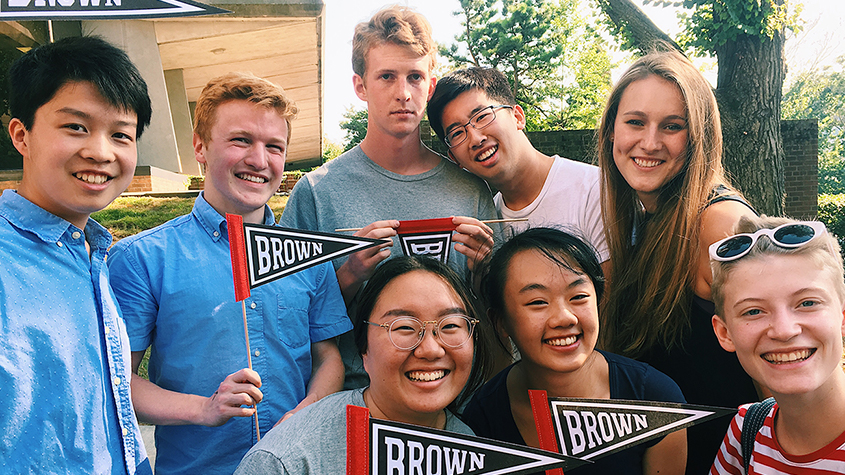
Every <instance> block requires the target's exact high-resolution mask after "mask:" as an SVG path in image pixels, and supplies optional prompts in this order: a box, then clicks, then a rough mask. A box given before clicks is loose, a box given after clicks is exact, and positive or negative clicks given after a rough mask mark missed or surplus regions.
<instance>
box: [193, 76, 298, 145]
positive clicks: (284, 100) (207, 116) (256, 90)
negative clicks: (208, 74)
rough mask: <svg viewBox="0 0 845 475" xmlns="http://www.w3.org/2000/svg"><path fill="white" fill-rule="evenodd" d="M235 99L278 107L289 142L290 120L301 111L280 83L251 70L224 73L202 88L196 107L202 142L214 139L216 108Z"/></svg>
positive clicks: (195, 115) (195, 114)
mask: <svg viewBox="0 0 845 475" xmlns="http://www.w3.org/2000/svg"><path fill="white" fill-rule="evenodd" d="M233 100H242V101H249V102H252V103H253V104H257V105H261V106H265V107H267V108H272V109H275V110H276V113H277V114H279V117H281V118H283V119H285V122H286V123H287V126H288V136H287V140H288V142H290V131H291V125H290V123H291V120H293V119H294V118H295V117H296V114H297V113H298V112H299V110H298V109H297V107H296V104H294V102H293V101H292V100H291V99H290V98H289V97H288V96H287V94H285V90H284V89H282V88H281V86H278V85H276V84H273V83H272V82H270V81H268V80H266V79H263V78H260V77H258V76H255V75H254V74H251V73H228V74H224V75H223V76H218V77H216V78H214V79H212V80H211V81H209V82H208V84H206V85H205V87H204V88H203V89H202V92H201V93H200V97H199V99H197V105H196V108H195V110H194V132H195V133H196V134H197V135H199V137H200V139H202V141H203V142H208V141H209V140H211V129H212V128H213V127H214V121H215V120H216V116H215V113H216V112H217V108H218V107H220V105H221V104H223V103H224V102H228V101H233Z"/></svg>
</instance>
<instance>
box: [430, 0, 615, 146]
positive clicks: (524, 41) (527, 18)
mask: <svg viewBox="0 0 845 475" xmlns="http://www.w3.org/2000/svg"><path fill="white" fill-rule="evenodd" d="M460 4H461V10H460V11H457V12H455V14H456V15H459V16H463V22H462V25H463V26H464V31H463V32H462V33H460V34H459V35H458V36H457V37H456V38H455V40H456V43H453V44H452V45H450V46H448V47H441V48H440V53H441V55H443V56H445V57H446V58H447V59H449V61H450V62H451V63H452V64H453V65H455V66H459V67H464V66H468V65H473V66H482V67H492V68H496V69H498V70H500V71H502V72H503V73H504V74H505V75H506V76H507V77H508V80H509V82H510V85H511V88H512V90H513V93H514V96H515V97H516V99H517V102H518V103H519V104H520V105H522V107H523V108H524V109H525V110H526V116H527V120H528V125H527V128H528V130H544V129H561V128H574V127H595V126H596V123H597V119H598V117H599V114H600V113H601V110H600V108H601V103H602V102H603V99H604V96H605V94H606V93H607V91H608V90H609V88H610V68H611V61H610V57H609V55H608V54H607V49H608V45H607V44H606V43H605V41H604V40H603V39H602V37H601V35H600V34H599V33H598V32H597V31H596V30H595V29H594V28H593V27H592V26H590V22H589V21H587V18H585V16H584V14H583V11H584V9H583V8H582V4H581V2H580V1H579V0H556V1H555V0H520V1H517V0H460Z"/></svg>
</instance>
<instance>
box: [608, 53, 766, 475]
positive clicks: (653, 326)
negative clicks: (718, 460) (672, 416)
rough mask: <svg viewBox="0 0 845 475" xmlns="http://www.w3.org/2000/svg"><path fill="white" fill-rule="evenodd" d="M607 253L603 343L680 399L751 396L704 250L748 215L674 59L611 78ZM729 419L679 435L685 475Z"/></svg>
mask: <svg viewBox="0 0 845 475" xmlns="http://www.w3.org/2000/svg"><path fill="white" fill-rule="evenodd" d="M598 161H599V166H600V167H601V170H602V213H603V217H604V223H605V230H606V233H607V242H608V245H609V247H610V263H611V270H610V275H609V294H608V296H607V298H606V299H605V302H604V308H603V311H602V317H603V322H602V324H603V328H602V330H601V336H602V344H603V347H604V348H605V349H607V350H609V351H613V352H616V353H620V354H623V355H626V356H629V357H632V358H635V359H639V360H641V361H645V362H647V363H649V364H651V365H652V366H654V367H655V368H657V369H658V370H660V371H662V372H664V373H666V374H667V375H669V376H670V377H671V378H672V379H674V380H675V381H676V382H677V383H678V385H679V386H680V387H681V389H682V390H683V392H684V395H685V397H686V399H687V401H688V402H690V403H698V404H707V405H714V406H725V407H736V406H737V405H738V404H742V403H744V402H749V401H752V400H756V399H757V392H756V390H755V387H754V385H753V383H752V381H751V379H750V378H749V377H748V376H747V375H746V374H745V372H744V371H743V370H742V367H741V366H740V365H739V363H738V361H737V359H736V357H735V355H733V354H731V353H728V352H726V351H724V350H722V348H721V347H720V346H719V344H718V341H717V340H716V337H715V335H714V333H713V330H712V326H711V323H710V319H711V317H712V315H713V313H714V312H713V304H712V302H710V281H711V275H710V266H709V262H708V254H707V248H708V246H709V245H710V244H711V243H713V242H715V241H718V240H719V239H722V238H724V237H726V236H728V235H730V233H731V229H732V227H733V225H734V224H735V223H736V222H737V221H738V220H739V219H740V217H742V216H743V215H749V214H753V213H754V211H753V210H752V209H751V207H750V206H749V205H748V204H747V203H746V202H745V201H744V200H743V199H742V197H741V195H740V194H739V193H738V192H737V191H736V190H734V189H733V188H731V186H730V184H729V182H728V180H727V178H726V177H725V173H724V170H723V168H722V132H721V121H720V118H719V110H718V106H717V104H716V98H715V97H714V95H713V91H712V87H711V86H710V84H709V83H708V82H707V80H706V79H705V78H704V77H703V76H702V75H701V73H700V72H699V71H698V70H697V69H696V68H695V67H694V66H693V65H692V63H690V62H689V60H687V59H686V58H685V57H684V56H683V55H681V54H680V53H678V52H676V51H663V52H656V53H651V54H648V55H646V56H644V57H642V58H640V59H639V60H637V61H636V62H635V63H634V64H633V65H632V66H631V67H630V68H629V69H628V71H627V72H626V73H625V74H624V75H623V76H622V77H621V78H620V80H619V81H618V83H617V84H616V86H615V87H614V89H613V91H612V92H611V96H610V98H609V99H608V104H607V107H606V108H605V112H604V116H603V117H602V123H601V127H600V129H599V137H598ZM729 422H730V421H729V420H717V421H714V422H712V423H707V424H703V425H701V426H697V427H693V428H690V429H689V430H688V437H689V460H688V463H687V473H706V472H707V469H708V468H709V465H710V463H712V461H713V457H714V456H715V454H716V452H717V451H718V448H719V443H720V439H721V435H720V433H723V432H724V430H725V428H726V427H727V424H728V423H729Z"/></svg>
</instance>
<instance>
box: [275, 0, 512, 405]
mask: <svg viewBox="0 0 845 475" xmlns="http://www.w3.org/2000/svg"><path fill="white" fill-rule="evenodd" d="M436 49H437V48H436V47H435V43H434V41H433V40H432V38H431V26H430V25H429V23H428V21H426V19H425V18H424V17H423V16H422V15H420V14H419V13H416V12H414V11H413V10H411V9H409V8H407V7H400V6H390V7H386V8H384V9H382V10H381V11H379V12H377V13H376V14H375V15H374V16H373V17H372V19H370V20H369V21H367V22H363V23H360V24H359V25H358V26H357V27H356V28H355V36H354V38H353V41H352V69H353V70H354V72H355V74H354V76H353V85H354V88H355V93H356V94H357V95H358V97H359V98H360V99H361V100H362V101H365V102H366V103H367V135H366V136H365V137H364V140H363V141H362V142H361V144H360V145H359V146H357V147H355V148H353V149H352V150H349V151H348V152H346V153H344V154H343V155H341V156H340V157H338V158H336V159H334V160H332V161H330V162H328V163H326V164H325V165H323V166H322V167H320V168H319V169H317V170H315V171H312V172H310V173H308V174H306V175H305V177H303V179H301V180H300V181H299V183H297V185H296V186H295V187H294V189H293V192H292V193H291V196H290V199H289V200H288V203H287V206H286V208H285V212H284V214H283V215H282V219H281V223H280V224H282V225H283V226H286V227H291V228H298V229H309V230H314V231H324V232H333V231H334V230H335V229H339V228H359V227H360V228H363V229H361V230H360V231H358V232H356V233H355V235H356V236H365V237H369V238H374V239H385V238H386V239H388V240H389V239H391V238H393V237H394V236H396V235H397V233H396V228H397V227H398V226H399V220H400V219H402V220H410V219H426V218H443V217H448V216H453V217H454V218H453V223H454V224H455V225H457V229H456V232H455V235H454V237H453V240H454V241H455V243H456V244H455V250H456V251H458V252H453V253H451V256H450V257H449V265H450V266H451V267H452V268H453V269H455V270H456V271H458V272H460V273H464V272H466V270H470V271H472V270H473V269H474V266H475V263H476V262H479V261H481V260H482V259H483V258H484V257H485V256H486V255H487V253H488V252H489V251H490V248H491V247H492V245H493V231H492V229H491V228H490V227H489V226H487V225H485V224H483V223H481V222H480V221H479V220H485V219H492V218H495V217H496V210H495V206H494V205H493V200H492V196H491V193H490V190H489V188H488V187H487V185H485V184H484V182H483V181H481V180H479V179H477V178H476V177H474V176H472V175H471V174H469V173H466V172H465V171H463V170H461V169H460V168H458V167H456V166H455V165H454V164H453V163H451V162H449V161H448V160H445V159H444V158H443V157H441V156H440V155H438V154H436V153H434V152H432V151H431V150H429V149H428V148H427V147H426V146H425V145H423V144H422V142H421V141H420V121H421V120H422V118H423V115H424V114H425V104H426V102H427V101H428V99H429V98H430V97H431V94H432V93H433V91H434V86H435V83H436V82H437V80H436V78H435V77H434V75H433V69H434V63H435V53H436ZM401 255H402V249H401V247H400V244H399V241H398V240H396V241H395V242H394V243H393V245H392V246H391V245H390V244H385V245H383V246H380V247H374V248H371V249H367V250H364V251H361V252H358V253H355V254H352V255H351V256H350V257H349V258H348V259H346V260H342V259H339V260H335V261H334V264H335V268H336V270H337V280H338V283H339V284H340V288H341V292H342V293H343V296H344V299H345V300H346V303H347V306H348V308H349V309H350V312H351V311H352V309H354V308H355V296H356V295H357V293H358V290H359V289H360V288H361V285H362V284H363V283H364V282H365V281H366V280H367V279H369V278H370V276H371V275H372V274H373V272H374V271H375V269H376V266H378V265H379V263H381V262H382V261H384V260H385V259H387V258H389V257H391V256H401ZM350 317H353V315H352V314H351V313H350ZM339 346H340V350H341V355H342V356H343V361H344V364H345V365H346V379H345V383H344V387H345V388H347V389H353V388H359V387H363V386H366V385H367V382H368V378H367V375H366V373H365V372H364V367H363V363H362V361H361V358H360V356H359V355H358V354H357V351H356V349H355V345H354V343H353V342H352V337H351V336H350V335H348V334H347V335H344V336H342V337H341V338H340V345H339Z"/></svg>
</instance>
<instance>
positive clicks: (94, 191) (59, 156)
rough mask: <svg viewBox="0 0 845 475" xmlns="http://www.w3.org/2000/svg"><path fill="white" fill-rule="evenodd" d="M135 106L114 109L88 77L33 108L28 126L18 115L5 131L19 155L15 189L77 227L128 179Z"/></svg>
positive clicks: (131, 168)
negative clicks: (19, 175) (20, 175)
mask: <svg viewBox="0 0 845 475" xmlns="http://www.w3.org/2000/svg"><path fill="white" fill-rule="evenodd" d="M137 123H138V116H137V114H135V112H132V111H125V110H122V109H119V108H117V107H115V106H113V105H111V104H109V102H108V101H106V99H105V98H104V97H103V96H102V95H101V94H100V92H99V90H98V89H97V88H96V87H95V86H94V85H93V84H91V83H89V82H70V83H67V84H65V85H64V86H62V87H61V88H59V90H58V91H56V94H55V95H54V96H53V98H52V99H50V100H49V101H48V102H47V103H45V104H44V105H42V106H41V107H39V108H38V110H36V111H35V120H34V121H33V124H32V126H31V130H27V129H26V127H24V125H23V123H22V122H21V121H20V120H18V119H12V120H11V122H10V123H9V135H10V136H11V137H12V143H13V144H14V145H15V148H16V149H17V150H18V151H19V152H20V153H21V155H23V167H24V175H23V180H22V181H21V185H20V187H19V188H18V193H20V194H21V196H23V197H24V198H26V199H28V200H29V201H31V202H33V203H35V204H36V205H38V206H40V207H41V208H43V209H45V210H47V211H49V212H51V213H53V214H54V215H56V216H58V217H60V218H63V219H65V220H67V221H69V222H71V223H73V224H74V225H75V226H77V227H78V228H80V229H83V228H85V223H86V222H87V221H88V216H89V215H90V214H91V213H93V212H95V211H99V210H101V209H103V208H105V207H106V206H108V205H109V203H111V202H112V201H113V200H114V199H115V198H117V197H118V196H119V195H120V194H121V193H123V192H124V191H125V190H126V188H127V187H128V186H129V183H130V182H131V181H132V177H133V175H134V174H135V164H136V162H137V158H138V155H137V149H136V142H135V140H136V126H137Z"/></svg>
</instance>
